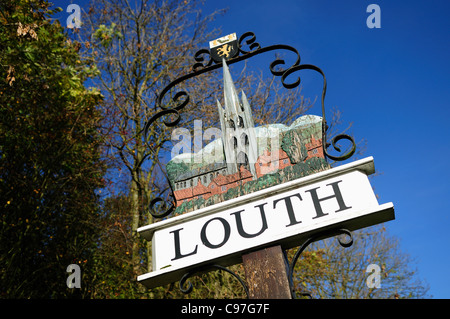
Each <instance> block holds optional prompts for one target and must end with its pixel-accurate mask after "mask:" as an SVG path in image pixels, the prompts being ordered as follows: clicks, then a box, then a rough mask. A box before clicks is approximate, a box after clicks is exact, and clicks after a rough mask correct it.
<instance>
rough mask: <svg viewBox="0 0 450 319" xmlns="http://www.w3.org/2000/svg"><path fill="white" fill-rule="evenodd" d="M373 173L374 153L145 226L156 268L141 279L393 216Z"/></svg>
mask: <svg viewBox="0 0 450 319" xmlns="http://www.w3.org/2000/svg"><path fill="white" fill-rule="evenodd" d="M373 172H374V166H373V158H371V157H370V158H366V159H363V160H359V161H356V162H353V163H350V164H346V165H342V166H339V167H337V168H332V169H329V170H327V171H323V172H319V173H316V174H313V175H310V176H307V177H304V178H300V179H297V180H294V181H290V182H287V183H284V184H281V185H277V186H275V187H271V188H267V189H264V190H261V191H258V192H255V193H251V194H248V195H245V196H242V197H238V198H236V199H233V200H229V201H226V202H222V203H220V204H217V205H214V206H211V207H206V208H204V209H201V210H198V211H195V212H191V213H187V214H185V215H181V216H177V217H174V218H171V219H168V220H164V221H161V222H158V223H155V224H151V225H148V226H145V227H141V228H139V229H138V232H140V233H141V235H143V236H144V237H145V238H146V239H147V240H152V246H153V256H152V260H153V271H152V272H150V273H147V274H145V275H142V276H139V277H138V281H140V282H142V283H143V284H144V285H146V286H147V287H149V288H151V287H157V286H160V285H164V284H168V283H170V282H173V281H177V280H179V279H180V278H181V276H182V275H183V274H185V273H186V272H187V271H189V270H190V269H193V268H196V267H199V266H202V265H206V264H212V263H214V264H221V265H223V266H227V265H230V264H234V263H238V262H241V256H242V254H244V253H247V252H250V251H252V250H256V249H260V248H262V247H267V246H271V245H277V244H280V245H282V247H283V248H285V249H287V248H291V247H295V246H298V245H299V244H301V242H302V240H303V239H305V238H308V237H310V236H311V235H313V234H318V233H321V232H326V231H328V230H333V229H339V228H346V229H349V230H355V229H359V228H364V227H368V226H371V225H374V224H377V223H381V222H385V221H388V220H392V219H394V208H393V204H392V203H388V204H384V205H379V204H378V202H377V199H376V197H375V195H374V193H373V190H372V187H371V185H370V183H369V180H368V178H367V175H370V174H372V173H373Z"/></svg>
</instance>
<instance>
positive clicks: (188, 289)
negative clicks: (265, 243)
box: [179, 229, 353, 299]
mask: <svg viewBox="0 0 450 319" xmlns="http://www.w3.org/2000/svg"><path fill="white" fill-rule="evenodd" d="M332 236H338V237H337V239H338V241H339V244H340V245H341V246H342V247H350V246H351V245H352V244H353V236H352V233H351V231H349V230H347V229H338V230H333V231H331V232H327V233H326V234H324V233H320V234H317V235H314V236H311V237H309V238H307V239H306V240H305V241H304V242H303V243H302V244H301V245H300V246H299V248H298V249H297V251H296V253H295V255H294V257H293V258H292V260H291V262H289V261H288V262H287V264H288V265H289V266H288V279H289V284H290V286H291V287H290V288H291V293H292V298H293V299H295V296H296V294H299V295H302V296H307V297H309V298H312V295H311V293H310V292H308V291H300V292H297V293H296V292H295V287H294V267H295V264H296V263H297V261H298V259H299V257H300V255H301V254H302V253H303V251H304V250H305V249H306V248H307V247H308V246H309V245H310V244H311V243H313V242H315V241H318V240H320V239H324V238H327V237H332ZM342 236H344V237H345V238H346V240H343V237H342ZM286 259H287V256H286ZM210 270H222V271H225V272H227V273H229V274H231V275H232V276H233V277H234V278H236V279H237V280H238V281H239V283H240V284H241V285H242V287H243V288H244V291H245V294H246V296H247V299H249V296H250V294H249V290H248V287H247V284H246V283H245V281H244V280H243V279H242V278H241V277H240V276H239V275H238V274H236V273H235V272H233V271H232V270H230V269H228V268H226V267H224V266H221V265H217V264H213V265H207V266H203V267H199V268H196V269H194V270H191V271H188V272H187V273H186V274H184V275H183V277H181V279H180V282H179V288H180V291H181V292H183V293H185V294H189V293H191V292H192V290H193V285H192V283H191V282H190V281H188V279H189V278H191V277H192V276H195V275H198V274H202V273H205V272H208V271H210ZM186 283H187V286H186Z"/></svg>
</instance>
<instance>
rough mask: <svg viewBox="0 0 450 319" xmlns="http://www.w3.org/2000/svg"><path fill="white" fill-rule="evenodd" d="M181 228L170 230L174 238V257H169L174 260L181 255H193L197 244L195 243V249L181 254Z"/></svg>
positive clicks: (181, 256)
mask: <svg viewBox="0 0 450 319" xmlns="http://www.w3.org/2000/svg"><path fill="white" fill-rule="evenodd" d="M182 229H183V228H180V229H177V230H174V231H171V233H173V236H174V239H175V258H173V259H171V260H176V259H180V258H183V257H187V256H190V255H195V254H196V253H197V247H198V245H195V249H194V251H193V252H190V253H188V254H185V255H183V254H182V253H181V249H180V230H182Z"/></svg>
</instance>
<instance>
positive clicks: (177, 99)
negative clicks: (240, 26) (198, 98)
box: [144, 32, 356, 297]
mask: <svg viewBox="0 0 450 319" xmlns="http://www.w3.org/2000/svg"><path fill="white" fill-rule="evenodd" d="M275 50H287V51H290V52H293V53H294V54H295V55H296V60H295V62H294V64H292V65H291V66H290V67H288V68H280V66H282V65H285V64H286V62H285V61H284V60H283V59H280V58H276V59H275V60H274V61H273V62H272V63H270V66H269V68H270V72H271V73H272V75H274V76H279V77H281V83H282V84H283V86H284V87H285V88H287V89H293V88H296V87H298V86H299V85H300V82H301V79H300V76H299V77H298V78H297V80H295V81H294V82H292V83H288V82H287V81H286V80H287V78H288V77H289V76H290V75H292V74H293V73H295V72H298V71H302V70H312V71H315V72H317V73H319V74H320V75H321V76H322V78H323V86H322V97H321V106H322V145H323V153H324V155H325V157H326V158H329V159H331V160H333V161H344V160H346V159H348V158H350V157H351V156H352V155H353V154H354V153H355V151H356V144H355V141H354V139H353V138H352V137H351V136H349V135H347V134H338V135H336V136H335V137H333V138H331V143H329V142H328V140H327V130H328V125H327V121H326V116H325V94H326V90H327V81H326V77H325V74H324V72H323V71H322V70H321V69H320V68H319V67H317V66H315V65H312V64H300V54H299V53H298V51H297V50H296V49H295V48H293V47H291V46H289V45H284V44H276V45H271V46H267V47H261V45H260V44H259V43H258V42H256V36H255V34H254V33H253V32H246V33H244V34H242V35H241V36H240V37H239V40H238V51H236V53H235V54H234V56H231V57H228V59H227V64H228V65H231V64H233V63H236V62H240V61H243V60H246V59H249V58H251V57H253V56H256V55H259V54H262V53H265V52H270V51H275ZM194 60H195V63H194V64H193V66H192V72H191V73H189V74H186V75H184V76H181V77H179V78H177V79H175V80H174V81H172V82H171V83H169V84H168V85H167V86H166V87H165V88H164V89H163V90H162V91H161V93H160V94H159V96H158V97H157V99H156V105H155V108H156V109H158V108H159V109H161V110H160V111H158V112H157V113H156V114H155V115H154V116H153V117H151V118H150V120H148V122H147V123H146V125H145V127H144V136H145V139H146V140H147V134H148V130H149V128H150V127H151V125H153V123H155V122H156V121H157V120H158V119H160V118H161V117H164V116H167V115H174V116H175V118H174V119H172V120H169V121H163V123H164V125H166V126H167V127H174V126H176V125H177V124H178V123H179V122H180V120H181V116H180V111H181V110H182V109H183V108H184V107H185V106H186V105H187V104H188V103H189V94H188V93H187V92H186V91H182V90H181V91H178V92H177V93H175V94H174V95H173V98H172V101H171V102H172V104H174V105H175V106H173V107H171V108H169V107H166V106H165V105H163V99H164V96H165V95H166V94H167V93H168V92H169V91H170V90H172V89H173V88H174V87H176V86H177V85H178V84H180V83H182V82H184V81H186V80H188V79H191V78H193V77H196V76H199V75H201V74H204V73H207V72H211V71H213V70H216V69H219V68H221V67H222V62H216V61H215V60H214V59H213V58H212V56H211V52H210V50H208V49H201V50H199V51H197V52H196V53H195V54H194ZM340 140H348V141H350V143H351V148H350V150H349V151H347V152H346V153H344V154H342V155H339V156H334V155H331V154H330V153H328V151H327V149H328V147H329V146H331V145H332V146H333V148H334V149H335V150H336V151H337V152H339V153H340V152H341V149H340V147H339V146H338V145H337V142H339V141H340ZM148 146H149V147H150V145H148ZM150 149H151V147H150ZM169 187H170V192H171V193H170V197H172V199H173V201H172V202H171V203H170V204H169V207H168V208H167V209H165V210H164V211H163V212H159V213H158V212H156V209H155V207H156V204H157V203H161V202H162V203H163V208H164V207H167V205H168V203H167V202H166V201H165V200H164V199H162V198H161V197H156V198H155V199H153V200H152V201H151V202H150V207H149V208H150V214H151V215H152V216H153V217H154V218H164V217H166V216H168V215H169V214H170V213H172V211H173V210H174V208H175V205H174V202H175V196H174V195H173V189H172V186H171V185H170V183H169ZM339 232H340V233H342V232H343V233H345V234H347V235H349V236H350V238H351V233H350V232H349V231H348V230H340V231H339ZM334 233H335V232H334ZM330 236H333V235H329V236H324V235H323V234H321V235H318V236H314V237H311V238H308V239H307V240H306V241H305V242H304V243H303V244H302V245H301V246H300V248H299V249H298V251H297V253H296V254H295V256H294V258H293V260H292V262H291V263H290V266H289V278H290V281H291V283H292V276H293V270H294V266H295V263H296V262H297V260H298V258H299V256H300V254H301V253H302V252H303V250H304V249H305V248H306V247H307V246H308V245H309V244H310V243H312V242H313V241H316V240H318V238H325V237H330ZM340 243H341V245H342V246H344V247H346V246H345V245H343V244H342V242H341V241H340ZM351 243H352V242H350V245H351ZM211 268H212V269H214V268H215V269H220V270H223V271H226V272H228V273H230V274H232V275H233V276H234V277H235V278H236V279H238V281H239V282H240V283H241V284H242V285H243V287H244V289H245V291H246V293H247V297H248V288H247V287H246V285H245V283H244V282H243V280H242V279H241V278H240V277H239V276H238V275H237V274H235V273H234V272H232V271H231V270H229V269H227V268H225V267H223V266H220V265H209V266H206V268H205V267H202V268H200V269H198V270H195V271H190V272H188V273H187V274H185V275H184V276H183V277H182V278H181V280H180V290H181V291H182V292H184V293H189V292H191V291H192V285H191V284H190V283H189V286H188V287H187V288H185V287H184V284H185V283H186V281H187V279H188V278H189V277H191V276H192V275H194V274H196V273H199V272H202V271H205V269H211ZM291 288H293V287H291ZM308 294H309V293H306V295H308ZM293 295H294V293H293Z"/></svg>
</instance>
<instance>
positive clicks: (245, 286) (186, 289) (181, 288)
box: [180, 264, 249, 299]
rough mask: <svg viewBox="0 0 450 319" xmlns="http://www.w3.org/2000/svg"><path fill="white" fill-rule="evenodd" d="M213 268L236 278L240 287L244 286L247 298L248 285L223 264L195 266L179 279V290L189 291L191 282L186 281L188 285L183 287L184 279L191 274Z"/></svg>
mask: <svg viewBox="0 0 450 319" xmlns="http://www.w3.org/2000/svg"><path fill="white" fill-rule="evenodd" d="M214 269H216V270H222V271H225V272H227V273H229V274H231V275H232V276H233V277H234V278H236V279H237V280H238V281H239V283H240V284H241V285H242V287H243V288H244V291H245V294H246V295H247V299H248V298H249V292H248V287H247V285H246V283H245V282H244V281H243V280H242V278H241V277H240V276H239V275H238V274H236V273H235V272H234V271H232V270H230V269H228V268H226V267H224V266H221V265H216V264H215V265H208V266H205V267H200V268H197V269H195V270H192V271H189V272H187V273H186V274H185V275H183V277H181V279H180V291H181V292H183V293H185V294H189V293H191V292H192V289H193V286H192V283H191V282H189V281H188V282H187V283H188V286H187V287H185V284H186V281H187V280H188V279H189V278H190V277H192V276H194V275H196V274H200V273H203V272H206V271H209V270H214Z"/></svg>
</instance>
